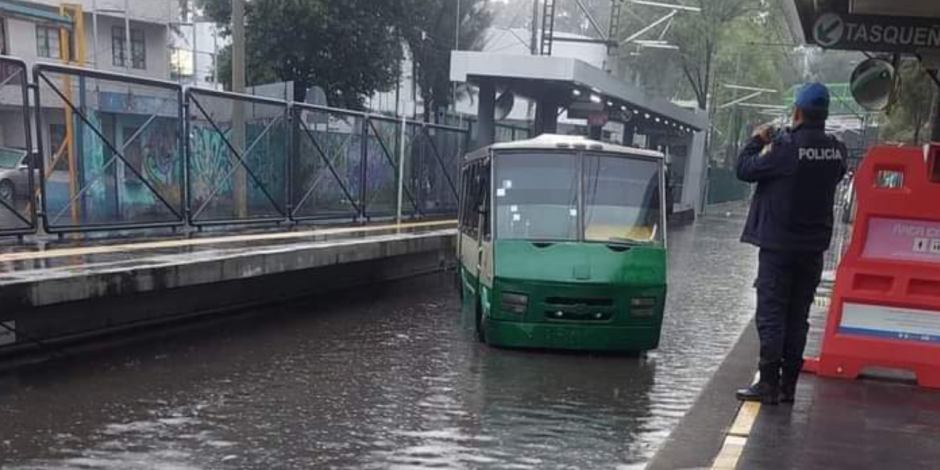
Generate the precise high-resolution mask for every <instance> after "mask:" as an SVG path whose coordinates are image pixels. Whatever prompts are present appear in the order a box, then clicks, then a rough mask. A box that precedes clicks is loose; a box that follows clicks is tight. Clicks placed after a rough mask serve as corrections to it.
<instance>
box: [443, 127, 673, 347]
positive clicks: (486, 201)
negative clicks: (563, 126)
mask: <svg viewBox="0 0 940 470" xmlns="http://www.w3.org/2000/svg"><path fill="white" fill-rule="evenodd" d="M460 201H461V204H460V214H459V239H458V242H457V246H458V248H457V250H458V256H459V258H460V263H459V272H458V281H459V290H460V295H461V299H462V305H463V311H464V312H465V313H468V314H471V315H473V323H474V324H475V328H476V334H477V336H478V337H479V339H480V340H481V341H483V342H486V343H489V344H491V345H494V346H500V347H509V348H539V349H566V350H587V351H621V352H627V351H644V350H649V349H654V348H656V347H657V346H658V344H659V336H660V328H661V326H662V319H663V310H664V305H665V299H666V207H665V201H666V197H665V159H664V157H663V154H662V153H659V152H654V151H649V150H641V149H634V148H627V147H621V146H617V145H611V144H607V143H601V142H596V141H591V140H587V139H584V138H582V137H575V136H559V135H543V136H540V137H538V138H535V139H531V140H525V141H517V142H508V143H499V144H495V145H491V146H489V147H485V148H482V149H479V150H477V151H474V152H472V153H469V154H467V155H466V156H465V157H464V159H463V161H462V165H461V171H460Z"/></svg>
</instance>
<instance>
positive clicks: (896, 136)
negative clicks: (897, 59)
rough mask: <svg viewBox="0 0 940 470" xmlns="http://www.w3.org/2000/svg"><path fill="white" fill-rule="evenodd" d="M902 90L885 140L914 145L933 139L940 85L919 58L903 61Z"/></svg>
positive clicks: (886, 130) (901, 73)
mask: <svg viewBox="0 0 940 470" xmlns="http://www.w3.org/2000/svg"><path fill="white" fill-rule="evenodd" d="M899 74H900V76H901V93H900V94H899V95H898V101H897V102H896V103H895V104H894V106H893V107H892V108H891V110H890V111H889V114H888V123H887V126H885V127H884V130H883V133H882V136H881V137H882V139H884V140H887V141H890V142H898V143H905V144H912V145H920V144H923V143H924V142H925V141H927V140H929V137H930V124H931V123H930V116H931V112H932V110H933V104H934V101H935V99H934V96H935V95H934V93H935V87H936V85H935V84H934V83H933V81H932V80H931V79H930V77H929V76H927V73H926V72H925V71H924V70H923V68H922V67H921V66H920V63H919V62H918V61H916V60H907V61H905V62H904V63H903V64H901V67H900V70H899Z"/></svg>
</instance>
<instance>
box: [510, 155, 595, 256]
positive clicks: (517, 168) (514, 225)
mask: <svg viewBox="0 0 940 470" xmlns="http://www.w3.org/2000/svg"><path fill="white" fill-rule="evenodd" d="M578 174H579V171H578V159H577V158H576V157H575V155H572V154H565V153H536V152H533V153H509V154H503V155H500V156H498V157H497V158H496V181H495V185H494V191H495V195H496V197H495V198H494V200H495V202H496V236H497V237H498V238H501V239H526V240H577V239H578V238H579V237H578V190H579V184H578Z"/></svg>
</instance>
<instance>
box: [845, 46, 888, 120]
mask: <svg viewBox="0 0 940 470" xmlns="http://www.w3.org/2000/svg"><path fill="white" fill-rule="evenodd" d="M897 80H898V76H897V74H896V73H895V70H894V66H893V65H891V63H890V62H888V61H886V60H884V59H877V58H872V59H868V60H865V61H864V62H862V63H861V64H858V67H855V70H854V71H853V72H852V80H851V82H850V83H849V88H850V90H851V91H852V97H853V98H855V101H856V102H857V103H858V104H859V105H860V106H861V107H863V108H865V109H867V110H869V111H881V110H883V109H885V108H887V107H888V106H889V105H890V104H891V101H892V99H893V97H894V96H893V95H894V89H895V86H896V82H897Z"/></svg>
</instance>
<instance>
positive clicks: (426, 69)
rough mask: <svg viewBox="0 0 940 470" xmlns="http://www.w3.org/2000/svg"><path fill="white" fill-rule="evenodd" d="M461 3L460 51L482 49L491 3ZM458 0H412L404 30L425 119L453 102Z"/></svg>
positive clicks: (478, 0)
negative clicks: (452, 63) (452, 80)
mask: <svg viewBox="0 0 940 470" xmlns="http://www.w3.org/2000/svg"><path fill="white" fill-rule="evenodd" d="M459 3H460V12H459V18H460V24H459V31H460V37H459V42H460V44H459V45H460V49H461V50H472V49H480V48H481V47H482V46H483V39H484V32H485V31H486V29H487V28H489V26H490V23H491V21H492V16H491V14H490V11H489V9H488V0H462V1H461V2H459ZM456 8H457V2H455V1H454V0H410V2H409V4H408V5H407V6H406V10H407V11H409V12H411V14H410V15H408V17H407V18H405V19H404V21H403V22H402V25H401V31H402V33H403V36H404V39H405V41H406V42H407V44H408V47H409V49H410V50H411V53H412V56H413V58H414V62H415V73H416V76H417V83H418V87H419V88H420V91H421V97H422V99H423V100H424V120H425V121H430V120H431V116H432V114H431V113H432V112H433V111H434V110H437V109H440V108H443V107H446V106H448V105H449V104H450V103H451V101H453V100H452V91H453V90H452V88H451V82H450V52H451V50H452V49H453V48H454V44H455V40H456V39H457V38H455V33H456V32H457V31H458V28H457V27H456V26H457V25H456V24H455V23H456V21H457V18H458V12H457V10H456ZM435 115H436V114H435Z"/></svg>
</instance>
